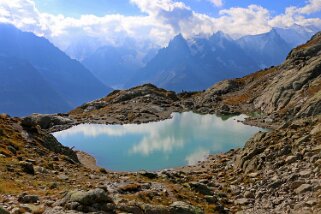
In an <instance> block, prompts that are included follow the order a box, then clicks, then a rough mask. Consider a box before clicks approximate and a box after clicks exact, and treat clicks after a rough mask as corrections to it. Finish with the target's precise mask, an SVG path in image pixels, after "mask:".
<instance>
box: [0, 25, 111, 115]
mask: <svg viewBox="0 0 321 214" xmlns="http://www.w3.org/2000/svg"><path fill="white" fill-rule="evenodd" d="M0 56H3V57H8V58H15V59H17V61H23V62H25V63H29V64H30V66H31V67H33V69H32V70H33V71H34V72H33V73H36V72H38V75H40V76H41V78H42V79H43V82H44V84H43V86H47V87H46V88H45V87H40V88H41V90H37V91H33V90H32V88H25V91H24V94H25V95H26V96H29V95H31V94H32V96H33V97H34V99H37V97H39V100H36V101H35V103H37V102H40V101H41V99H40V97H42V96H43V94H46V93H47V90H49V91H51V92H52V93H51V95H53V94H56V95H57V96H49V94H48V96H49V97H48V99H52V102H61V103H62V105H63V106H64V107H63V108H60V107H57V108H56V107H55V106H56V105H52V106H51V108H48V109H47V108H44V109H41V108H38V107H40V106H34V110H32V108H30V111H28V112H23V113H34V112H37V113H56V112H60V111H61V110H68V109H66V107H70V108H71V107H74V106H77V105H80V104H82V103H85V102H87V101H89V100H93V99H96V98H98V97H101V96H104V95H106V94H107V93H108V92H110V91H111V88H108V87H106V86H105V85H104V84H103V83H101V82H100V81H99V80H98V79H96V78H95V77H94V76H93V75H92V74H91V72H90V71H88V70H87V69H86V68H85V67H84V66H83V65H82V64H80V63H79V62H78V61H76V60H72V59H70V58H69V57H68V56H67V55H66V54H65V53H63V52H62V51H60V50H59V49H58V48H56V47H55V46H54V45H52V44H51V43H50V42H49V41H48V40H47V39H45V38H41V37H38V36H36V35H34V34H32V33H27V32H22V31H20V30H18V29H17V28H15V27H14V26H12V25H7V24H0ZM3 66H4V65H3ZM14 68H15V67H14ZM17 69H20V70H19V71H14V72H16V74H19V75H17V76H16V78H21V79H24V80H25V81H32V79H28V78H25V77H24V76H23V75H27V74H26V73H24V72H23V69H22V68H21V67H19V68H17ZM5 71H7V72H10V71H9V70H8V69H4V68H3V69H2V71H1V72H5ZM30 72H31V71H30ZM39 78H40V77H39ZM7 81H12V82H14V81H15V80H13V79H7ZM22 84H26V85H28V84H30V82H24V83H22ZM30 86H32V85H31V84H30ZM12 87H19V85H16V86H14V85H12ZM40 88H39V89H40ZM29 89H30V90H29ZM53 91H54V92H55V93H54V92H53ZM7 96H9V97H7ZM10 96H11V95H10V94H5V93H2V95H1V99H12V100H14V98H13V97H10ZM58 97H60V98H59V99H58ZM62 100H64V102H63V101H62ZM32 103H33V102H32V101H30V103H28V102H25V105H30V107H31V106H32V105H33V104H32ZM14 104H15V103H14V102H13V105H14ZM0 111H1V112H5V109H1V108H0ZM16 113H17V114H19V115H20V114H21V112H16ZM12 114H13V115H15V112H14V111H12Z"/></svg>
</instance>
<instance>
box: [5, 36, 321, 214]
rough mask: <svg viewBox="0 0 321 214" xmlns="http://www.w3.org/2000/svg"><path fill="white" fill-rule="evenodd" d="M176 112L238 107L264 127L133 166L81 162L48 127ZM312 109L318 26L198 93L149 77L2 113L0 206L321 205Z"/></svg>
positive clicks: (272, 209) (103, 209)
mask: <svg viewBox="0 0 321 214" xmlns="http://www.w3.org/2000/svg"><path fill="white" fill-rule="evenodd" d="M183 111H194V112H196V113H200V114H208V113H209V114H214V113H216V114H237V113H246V114H248V115H250V116H251V117H250V118H249V119H248V120H246V121H245V123H248V124H252V125H258V126H262V127H269V128H270V129H271V131H269V132H267V133H263V132H262V133H257V134H256V135H255V136H253V137H252V138H251V139H250V140H249V141H248V142H247V143H246V145H245V147H244V148H242V149H235V150H231V151H229V152H226V153H224V154H217V155H210V156H209V157H208V159H207V160H206V161H203V162H200V163H198V164H197V165H195V166H186V167H182V168H178V169H170V170H162V171H158V172H145V171H142V172H135V173H125V172H124V173H118V172H117V173H116V172H110V171H108V170H106V169H102V168H99V167H94V166H93V165H92V164H91V165H90V164H87V162H90V157H86V155H85V154H83V153H82V154H78V156H77V154H76V152H74V151H72V150H71V149H69V148H66V147H64V146H62V145H61V144H60V143H59V142H57V141H56V139H55V138H54V137H53V136H52V135H50V132H52V131H57V130H63V129H66V128H68V127H71V126H73V125H76V124H79V123H106V124H124V123H144V122H150V121H158V120H163V119H167V118H169V117H170V115H171V113H172V112H183ZM320 113H321V33H319V34H317V35H315V36H314V37H313V38H312V39H311V40H310V41H309V42H308V43H306V44H305V45H302V46H299V47H297V48H295V49H294V50H292V51H291V53H290V54H289V56H288V58H287V60H286V61H285V62H284V63H283V64H282V65H280V66H276V67H271V68H269V69H266V70H262V71H258V72H256V73H253V74H251V75H248V76H246V77H244V78H240V79H234V80H226V81H223V82H220V83H218V84H216V85H214V86H213V87H211V88H209V89H208V90H206V91H203V92H195V93H191V92H183V93H180V94H175V93H174V92H170V91H166V90H163V89H159V88H157V87H155V86H153V85H149V84H147V85H143V86H138V87H136V88H132V89H130V90H125V91H114V92H112V93H111V94H109V95H108V96H107V97H105V98H102V99H100V100H95V101H93V102H90V103H86V104H84V105H82V106H80V107H79V108H77V109H75V110H73V111H71V112H69V113H68V114H60V115H32V116H29V117H26V118H22V119H20V118H11V117H9V116H8V115H1V116H0V121H1V122H0V142H1V144H0V171H1V174H0V213H48V214H50V213H57V214H58V213H87V212H92V213H135V214H136V213H138V214H140V213H142V214H143V213H148V214H152V213H155V214H156V213H182V214H183V213H184V214H185V213H187V214H188V213H239V214H241V213H321V114H320ZM84 156H85V158H84ZM84 159H85V160H87V161H84ZM88 160H89V161H88Z"/></svg>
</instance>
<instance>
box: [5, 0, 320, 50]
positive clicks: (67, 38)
mask: <svg viewBox="0 0 321 214" xmlns="http://www.w3.org/2000/svg"><path fill="white" fill-rule="evenodd" d="M130 2H131V3H132V4H134V5H136V6H137V7H138V8H139V10H140V11H141V12H142V13H144V15H137V16H125V15H122V14H111V15H105V16H96V15H91V14H86V15H85V14H84V15H82V16H81V17H79V18H73V17H66V16H64V15H53V14H49V13H44V12H41V11H40V10H39V9H38V8H37V7H36V4H35V3H34V2H33V1H32V0H11V1H7V0H0V22H5V23H11V24H14V25H15V26H17V27H18V28H20V29H22V30H25V31H31V32H34V33H36V34H38V35H42V36H45V37H46V38H48V39H50V40H51V41H52V42H54V43H55V44H56V45H57V46H58V47H60V48H61V49H63V50H65V49H67V48H68V47H69V46H70V45H72V44H73V43H77V42H78V43H79V42H82V41H87V42H89V41H95V43H96V46H97V47H98V46H101V45H105V44H111V45H116V46H117V45H121V44H123V43H124V42H125V41H127V40H128V39H131V40H133V41H135V45H137V46H139V45H145V46H146V44H148V45H154V46H164V45H166V44H167V43H168V41H169V40H170V39H171V38H173V37H174V35H176V34H178V33H182V34H183V35H184V36H185V37H186V38H189V37H193V36H195V35H205V36H209V35H211V34H213V33H214V32H217V31H219V30H220V31H223V32H225V33H228V34H230V35H232V36H233V37H240V36H243V35H249V34H259V33H265V32H267V31H269V30H271V28H272V27H288V26H291V25H294V24H298V25H302V26H308V25H314V26H318V27H320V26H321V19H320V18H310V16H309V15H310V14H313V13H315V12H318V11H320V10H321V0H309V1H307V3H306V5H305V6H303V7H293V6H290V7H288V8H286V9H285V11H284V13H282V14H278V15H274V16H273V15H272V12H271V11H269V10H267V9H266V8H264V7H262V6H259V5H255V4H253V5H249V6H248V7H245V8H241V7H233V8H229V9H221V10H220V11H219V14H218V16H216V17H212V16H209V15H207V14H202V13H198V12H195V11H194V10H193V9H192V8H190V7H189V6H188V5H186V4H185V3H183V2H180V1H174V0H153V1H150V0H130ZM212 3H213V4H215V5H216V6H218V7H220V6H222V5H223V2H222V1H220V0H215V1H214V0H213V1H212Z"/></svg>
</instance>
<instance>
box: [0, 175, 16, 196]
mask: <svg viewBox="0 0 321 214" xmlns="http://www.w3.org/2000/svg"><path fill="white" fill-rule="evenodd" d="M20 191H21V190H20V187H19V186H18V185H17V183H16V182H14V181H12V180H8V179H3V178H0V193H1V194H17V193H20Z"/></svg>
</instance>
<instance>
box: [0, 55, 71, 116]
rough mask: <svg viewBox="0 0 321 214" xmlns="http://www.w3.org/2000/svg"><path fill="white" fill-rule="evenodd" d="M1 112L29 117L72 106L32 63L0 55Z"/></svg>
mask: <svg viewBox="0 0 321 214" xmlns="http://www.w3.org/2000/svg"><path fill="white" fill-rule="evenodd" d="M0 76H1V78H0V100H1V102H0V113H7V114H10V115H12V116H25V115H28V114H32V113H56V112H66V111H68V110H69V109H70V108H71V106H69V105H68V104H67V102H66V101H65V100H64V99H63V98H62V97H61V96H60V95H59V94H58V93H57V92H56V91H55V90H54V89H52V88H51V87H50V85H49V84H48V83H47V82H46V81H45V80H44V79H43V77H42V76H41V74H40V73H39V72H38V71H37V70H36V69H35V68H34V67H32V65H30V64H29V63H27V62H25V61H22V60H20V59H17V58H9V57H4V56H0Z"/></svg>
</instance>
